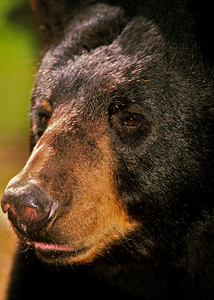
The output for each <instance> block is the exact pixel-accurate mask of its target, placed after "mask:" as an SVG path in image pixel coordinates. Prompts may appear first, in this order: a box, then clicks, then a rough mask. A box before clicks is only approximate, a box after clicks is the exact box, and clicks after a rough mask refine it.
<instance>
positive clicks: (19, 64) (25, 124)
mask: <svg viewBox="0 0 214 300" xmlns="http://www.w3.org/2000/svg"><path fill="white" fill-rule="evenodd" d="M37 28H38V24H37V21H36V19H35V16H34V14H33V12H32V11H31V9H30V0H0V198H1V195H2V194H3V191H4V188H5V187H6V185H7V183H8V181H9V180H10V179H11V178H12V177H13V176H14V175H16V174H17V172H18V171H19V170H20V169H21V168H22V167H23V165H24V163H25V161H26V159H27V156H28V154H29V150H28V148H29V147H28V134H29V118H28V114H29V106H30V95H31V90H32V87H33V82H34V74H35V73H36V66H37V60H38V54H39V51H40V50H39V49H40V44H39V43H38V40H39V39H38V33H39V30H38V29H37ZM0 217H1V213H0ZM0 234H1V233H0Z"/></svg>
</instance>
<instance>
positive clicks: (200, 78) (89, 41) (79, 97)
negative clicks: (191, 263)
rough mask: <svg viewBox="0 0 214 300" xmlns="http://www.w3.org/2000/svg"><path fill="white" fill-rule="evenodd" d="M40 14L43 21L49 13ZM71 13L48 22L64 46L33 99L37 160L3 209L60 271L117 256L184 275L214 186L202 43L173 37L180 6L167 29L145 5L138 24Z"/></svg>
mask: <svg viewBox="0 0 214 300" xmlns="http://www.w3.org/2000/svg"><path fill="white" fill-rule="evenodd" d="M33 3H34V6H35V7H36V9H37V11H39V13H40V15H42V14H41V9H42V8H44V7H45V4H44V3H43V1H33ZM47 3H49V4H51V1H50V2H47ZM63 3H64V2H63ZM64 4H65V7H64V6H62V8H60V7H61V4H60V7H58V6H57V4H56V3H55V4H54V5H55V6H56V7H57V9H56V10H54V8H50V7H49V9H50V13H49V15H48V16H47V15H46V16H45V22H48V28H49V30H50V31H51V34H52V36H51V39H50V41H49V44H48V46H47V47H46V49H45V53H44V55H43V58H42V61H41V64H40V67H39V70H38V74H37V79H36V83H35V88H34V90H33V93H32V102H31V113H30V116H31V148H32V153H31V156H30V158H29V160H28V161H27V163H26V165H25V167H24V168H23V169H22V170H21V171H20V173H19V174H18V175H17V176H16V177H14V178H13V179H12V180H11V181H10V183H9V184H8V187H7V189H6V191H5V194H4V196H3V199H2V208H3V210H4V211H5V212H8V215H9V219H10V220H11V221H12V223H13V225H14V228H15V231H16V232H17V234H18V236H19V237H20V238H21V239H22V240H23V241H24V242H25V243H26V244H27V245H28V246H29V245H30V246H32V247H33V248H34V249H35V252H36V254H37V255H38V256H39V257H40V258H41V259H42V260H44V261H45V262H48V263H55V264H74V263H88V262H92V261H94V260H95V259H96V258H99V257H103V256H108V253H109V252H111V251H112V249H113V248H115V247H117V251H119V253H123V256H124V255H125V256H128V255H129V256H131V259H132V260H134V261H141V262H142V261H148V260H149V261H153V263H154V261H155V262H157V261H162V260H167V261H173V260H174V259H175V257H176V260H175V261H176V263H177V262H178V261H179V260H181V257H182V256H183V253H184V250H183V248H185V247H184V245H185V246H186V247H187V236H189V235H190V232H191V230H192V227H193V224H195V226H196V228H197V226H199V223H198V220H199V219H200V218H201V217H202V215H204V214H205V213H206V209H207V207H210V199H211V191H212V188H211V187H212V178H213V176H212V170H211V169H210V165H212V163H213V159H212V158H211V157H212V155H211V153H212V152H211V149H210V141H211V126H210V124H211V120H212V118H211V117H212V111H211V99H212V94H213V92H212V89H211V79H209V76H208V72H207V71H206V70H205V68H204V67H203V66H202V65H201V64H198V61H197V60H198V59H199V60H200V59H201V58H200V55H198V53H197V51H196V50H195V43H194V41H193V38H192V32H191V31H190V30H187V28H188V26H187V23H186V22H182V23H181V25H179V26H178V28H177V29H176V34H175V32H171V31H169V32H168V33H166V32H167V28H169V26H170V22H174V21H172V19H170V18H169V20H168V21H167V22H166V19H167V18H168V17H169V16H170V14H171V13H172V12H173V14H174V13H175V11H176V8H177V6H176V7H172V8H170V9H169V8H168V10H169V11H168V10H167V11H168V12H167V13H166V16H165V17H163V20H161V21H160V19H158V17H159V18H161V16H163V15H164V14H163V11H165V6H164V5H163V4H161V5H159V8H160V9H161V10H162V13H160V15H158V13H157V19H155V18H153V14H154V12H153V11H152V5H151V4H147V5H146V4H145V6H143V5H142V3H141V4H140V2H139V3H138V4H139V5H137V6H136V8H135V9H134V8H133V7H132V11H131V12H130V13H128V11H127V9H126V5H125V6H124V7H122V8H120V7H119V6H113V5H111V4H104V3H101V4H93V3H92V4H91V3H90V1H89V2H87V6H86V7H84V6H83V7H78V5H77V8H76V9H75V10H74V12H75V13H73V15H74V16H73V15H72V13H71V17H70V18H69V14H68V13H66V9H67V10H68V11H69V12H71V11H72V9H73V6H72V4H71V6H68V3H67V2H66V1H65V3H64ZM89 4H90V5H89ZM157 5H158V4H157ZM162 5H163V6H162ZM55 6H54V7H55ZM61 10H62V12H61ZM52 13H53V14H54V22H53V21H52V22H50V20H49V19H50V18H51V20H53V16H52ZM182 13H183V11H182V10H181V11H179V12H178V13H177V14H176V16H177V21H178V20H181V19H182V18H183V17H184V16H185V14H184V15H182ZM61 14H63V16H65V17H64V18H63V20H62V19H61ZM173 20H174V19H173ZM45 22H44V23H45ZM49 22H50V24H49ZM208 174H209V176H208ZM196 231H197V229H196ZM190 244H191V243H190ZM124 249H126V250H127V251H125V254H124ZM185 251H186V250H185ZM128 253H129V254H128ZM130 253H131V255H130ZM178 253H179V255H178Z"/></svg>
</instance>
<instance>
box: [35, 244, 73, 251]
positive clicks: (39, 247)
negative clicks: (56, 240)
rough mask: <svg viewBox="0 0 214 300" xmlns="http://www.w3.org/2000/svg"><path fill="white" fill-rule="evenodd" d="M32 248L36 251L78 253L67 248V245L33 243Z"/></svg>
mask: <svg viewBox="0 0 214 300" xmlns="http://www.w3.org/2000/svg"><path fill="white" fill-rule="evenodd" d="M34 247H35V248H36V250H38V251H59V252H61V251H62V252H78V249H75V248H71V247H68V246H67V245H55V244H46V243H36V242H35V243H34Z"/></svg>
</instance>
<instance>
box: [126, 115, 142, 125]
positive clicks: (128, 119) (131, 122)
mask: <svg viewBox="0 0 214 300" xmlns="http://www.w3.org/2000/svg"><path fill="white" fill-rule="evenodd" d="M140 124H141V120H140V118H138V117H134V116H132V115H131V116H129V117H126V118H125V119H124V120H123V125H124V126H128V127H136V126H138V125H140Z"/></svg>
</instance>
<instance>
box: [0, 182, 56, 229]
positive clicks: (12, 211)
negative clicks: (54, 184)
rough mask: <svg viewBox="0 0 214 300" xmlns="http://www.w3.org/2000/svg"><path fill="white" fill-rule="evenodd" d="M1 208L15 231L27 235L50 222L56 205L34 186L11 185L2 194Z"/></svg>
mask: <svg viewBox="0 0 214 300" xmlns="http://www.w3.org/2000/svg"><path fill="white" fill-rule="evenodd" d="M1 206H2V210H3V212H5V213H8V218H9V219H10V221H11V222H12V223H13V225H14V226H15V227H16V228H17V229H19V230H21V231H23V232H24V233H29V232H32V231H38V230H39V229H41V228H42V227H43V226H45V225H46V224H47V223H48V222H49V221H50V219H51V218H52V216H53V215H54V214H55V212H56V210H57V208H58V203H57V202H52V201H51V200H50V199H49V198H48V197H47V196H46V194H45V192H44V191H43V190H42V189H41V188H39V187H38V186H36V185H34V184H26V185H21V186H20V185H16V184H13V185H11V186H9V187H8V188H7V189H6V191H5V193H4V194H3V197H2V200H1Z"/></svg>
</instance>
